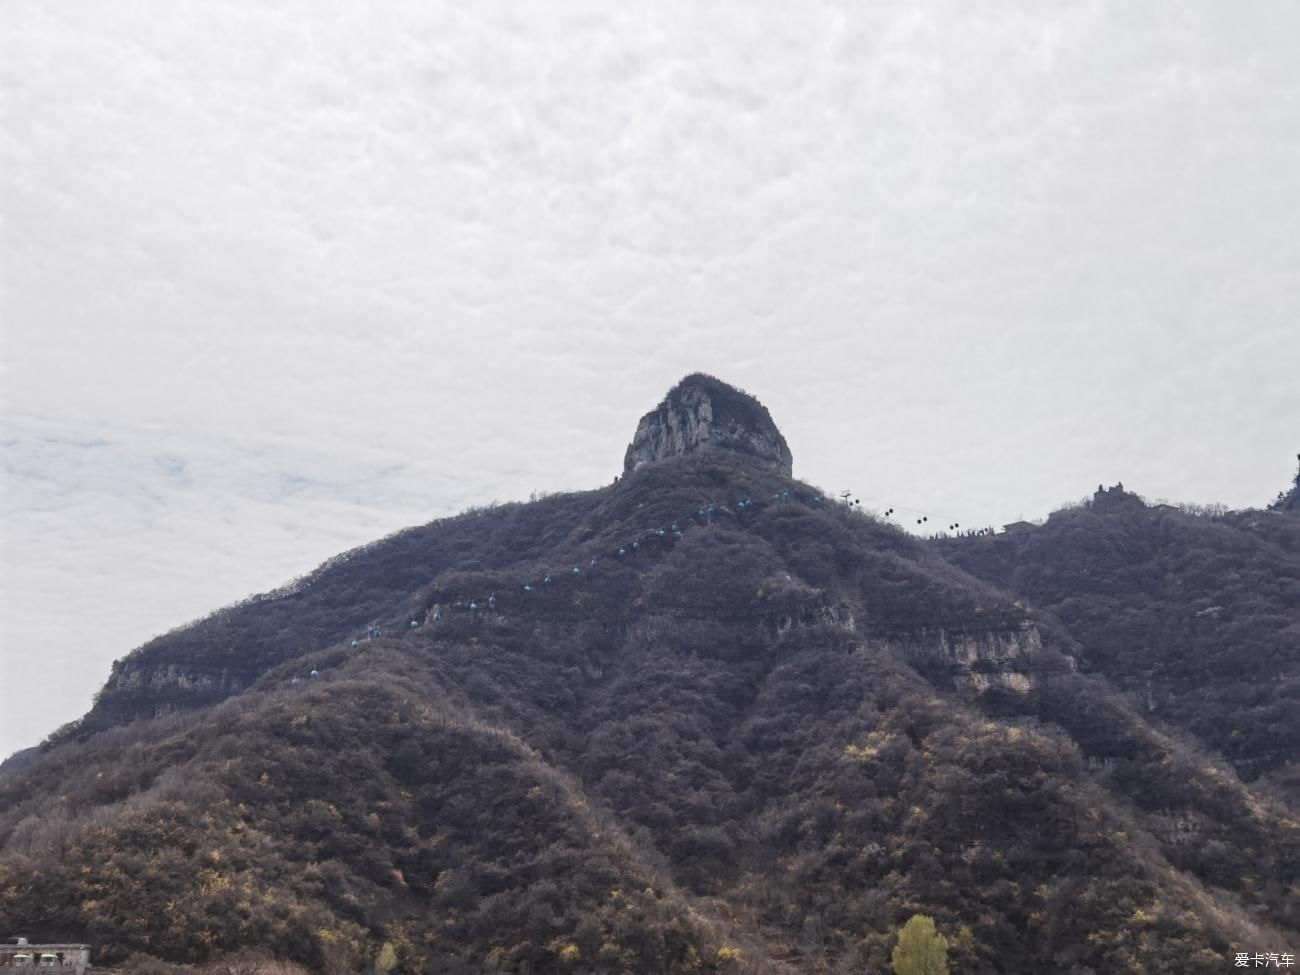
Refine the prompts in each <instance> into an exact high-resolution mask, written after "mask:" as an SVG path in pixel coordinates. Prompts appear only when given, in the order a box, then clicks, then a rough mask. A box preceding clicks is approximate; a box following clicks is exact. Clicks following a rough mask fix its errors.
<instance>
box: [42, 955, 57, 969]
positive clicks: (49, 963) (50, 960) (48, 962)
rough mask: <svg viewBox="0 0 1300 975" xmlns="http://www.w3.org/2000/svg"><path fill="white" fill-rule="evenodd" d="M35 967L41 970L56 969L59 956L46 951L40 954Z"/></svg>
mask: <svg viewBox="0 0 1300 975" xmlns="http://www.w3.org/2000/svg"><path fill="white" fill-rule="evenodd" d="M37 965H39V966H40V967H41V968H56V967H58V965H59V956H58V955H56V954H53V953H52V952H48V951H44V952H41V957H40V960H39V961H38V962H37Z"/></svg>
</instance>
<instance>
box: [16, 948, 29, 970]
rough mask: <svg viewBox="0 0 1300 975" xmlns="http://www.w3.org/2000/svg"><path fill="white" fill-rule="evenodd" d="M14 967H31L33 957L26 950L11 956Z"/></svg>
mask: <svg viewBox="0 0 1300 975" xmlns="http://www.w3.org/2000/svg"><path fill="white" fill-rule="evenodd" d="M13 962H14V968H31V967H32V962H33V957H32V955H31V954H29V953H28V952H26V951H22V952H19V953H18V954H16V955H14V956H13Z"/></svg>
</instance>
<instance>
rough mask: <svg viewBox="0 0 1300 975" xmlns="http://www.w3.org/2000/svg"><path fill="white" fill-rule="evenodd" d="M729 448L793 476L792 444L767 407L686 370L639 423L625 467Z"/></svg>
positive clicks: (720, 383) (624, 461) (635, 466)
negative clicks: (684, 375)
mask: <svg viewBox="0 0 1300 975" xmlns="http://www.w3.org/2000/svg"><path fill="white" fill-rule="evenodd" d="M701 450H725V451H728V452H730V453H733V454H739V455H741V456H743V457H745V458H747V459H749V460H750V461H752V462H753V463H755V464H760V465H762V466H764V467H770V468H772V469H774V470H777V471H780V472H781V473H782V474H785V475H787V476H789V475H790V474H791V470H792V466H793V458H792V457H791V455H790V448H789V447H788V446H786V442H785V438H784V437H783V436H781V431H780V430H778V429H777V428H776V424H775V423H773V422H772V416H771V414H769V413H768V412H767V408H766V407H765V406H763V404H762V403H760V402H759V401H758V400H756V399H754V397H752V396H750V395H749V394H748V393H745V392H742V391H741V390H739V389H736V388H735V387H733V386H728V385H727V384H726V383H724V382H722V381H721V380H720V379H715V378H714V377H712V376H706V375H704V374H703V373H695V374H694V375H690V376H687V377H686V378H685V379H683V380H682V381H681V382H679V383H678V384H677V385H676V386H674V387H673V388H672V389H671V390H669V392H668V395H667V396H665V397H664V399H663V402H662V403H660V404H659V405H658V406H657V407H656V408H655V409H653V410H651V411H650V412H649V413H647V414H646V415H645V416H643V417H641V422H640V423H638V424H637V427H636V435H635V436H633V438H632V443H631V444H629V445H628V448H627V454H626V456H625V457H624V459H623V472H624V473H627V472H629V471H634V470H636V469H637V468H638V467H641V466H642V465H644V464H652V463H654V462H655V461H657V460H662V459H663V458H665V457H677V456H680V455H682V454H690V453H695V452H696V451H701Z"/></svg>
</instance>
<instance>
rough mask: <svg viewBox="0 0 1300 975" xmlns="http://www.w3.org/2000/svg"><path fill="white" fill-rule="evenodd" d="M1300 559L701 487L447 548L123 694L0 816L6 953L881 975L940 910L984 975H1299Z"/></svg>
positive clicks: (1172, 531)
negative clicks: (975, 526) (1299, 758)
mask: <svg viewBox="0 0 1300 975" xmlns="http://www.w3.org/2000/svg"><path fill="white" fill-rule="evenodd" d="M1102 507H1104V506H1102ZM1297 522H1300V519H1295V518H1294V517H1293V516H1291V515H1285V514H1268V515H1265V514H1263V513H1258V512H1256V513H1246V514H1239V515H1231V516H1227V517H1218V518H1216V517H1208V516H1206V517H1201V516H1193V515H1188V514H1183V513H1176V512H1175V513H1157V512H1153V511H1151V510H1150V509H1147V508H1145V507H1143V506H1140V502H1139V503H1138V504H1131V505H1130V504H1127V503H1122V504H1118V505H1115V506H1114V510H1101V508H1099V507H1098V506H1093V507H1092V508H1083V509H1079V510H1075V511H1067V512H1062V513H1060V514H1058V515H1056V516H1053V518H1052V519H1049V522H1048V524H1047V525H1046V526H1043V527H1042V528H1040V529H1038V530H1035V531H1033V532H1029V533H1026V534H1025V535H1024V536H1021V537H1014V538H1013V537H1011V536H1005V537H1003V536H996V537H993V538H971V539H961V540H952V541H949V542H945V543H940V544H933V543H929V542H924V541H921V540H917V539H914V538H911V537H909V536H907V535H905V534H904V533H902V532H900V531H899V530H897V529H896V528H893V527H891V526H889V525H886V524H882V523H880V522H878V521H875V520H873V519H872V518H870V517H867V516H864V515H861V514H857V513H849V512H847V511H845V510H844V509H843V508H841V507H839V506H837V505H835V504H833V503H831V502H830V501H827V500H826V499H824V498H823V497H822V495H821V493H820V492H819V491H818V490H816V489H815V488H812V487H809V486H807V485H804V484H801V483H799V482H797V481H793V480H791V479H789V478H787V477H785V476H783V475H781V474H780V473H779V472H775V471H772V470H766V469H761V468H757V467H755V466H752V465H750V464H747V463H746V462H745V461H744V460H743V458H739V457H734V456H730V455H726V454H697V455H692V456H684V457H678V458H670V459H665V460H662V461H659V462H656V463H653V464H648V465H646V466H644V467H642V468H640V469H638V470H636V471H633V472H631V473H629V474H627V475H626V476H625V477H624V478H623V479H622V480H621V481H620V482H619V483H618V484H617V485H615V486H613V487H609V488H605V489H602V490H599V491H591V492H585V493H580V494H571V495H562V496H556V497H551V498H547V499H544V500H542V501H539V502H535V503H533V504H527V505H509V506H503V507H500V508H495V509H491V510H484V511H478V512H471V513H469V514H466V515H464V516H461V517H459V518H455V519H448V520H445V521H442V522H437V523H434V524H432V525H429V526H425V527H423V528H418V529H413V530H410V531H408V532H404V533H401V534H399V535H397V536H394V537H392V538H390V539H387V540H384V541H382V542H379V543H376V544H375V545H373V546H370V547H368V548H366V549H363V550H359V551H357V552H354V553H350V554H349V555H348V556H347V557H343V558H340V559H338V560H335V561H334V562H333V563H331V564H328V565H327V566H325V567H322V569H321V570H319V571H317V572H316V573H313V574H312V575H311V576H309V577H307V578H306V579H305V580H302V581H300V582H299V583H298V584H296V585H295V586H294V587H291V588H290V589H289V590H287V591H285V592H282V593H280V594H277V595H274V596H272V597H269V598H263V599H257V600H251V601H249V602H247V603H245V604H242V605H240V606H237V607H233V608H231V609H228V610H225V611H222V612H220V613H217V614H215V615H214V616H213V617H211V618H209V619H207V620H204V621H200V622H198V623H196V624H194V625H192V626H190V627H187V628H184V629H182V630H180V631H177V632H175V633H172V634H169V635H167V636H165V637H162V638H159V639H158V640H155V641H153V642H152V643H150V644H148V645H146V646H145V647H143V648H141V649H140V650H138V651H137V652H136V653H134V654H132V655H131V656H130V657H128V658H126V659H125V660H123V661H119V662H118V664H117V665H116V666H115V667H114V671H113V674H112V676H111V677H110V680H109V683H108V685H107V686H106V687H105V689H104V691H103V692H102V694H101V695H100V697H99V699H98V700H97V702H96V705H95V707H94V708H93V709H92V711H91V712H90V713H89V714H88V715H87V717H86V718H85V719H84V720H83V721H82V722H79V723H77V724H76V725H73V726H70V727H68V728H66V729H64V730H62V731H61V732H60V733H59V734H57V735H56V736H55V737H54V738H53V739H52V740H51V741H50V742H49V743H47V745H46V746H45V748H44V749H43V751H42V754H41V755H40V756H39V757H37V758H36V759H35V760H30V759H25V760H24V761H23V762H22V763H20V764H19V766H18V767H17V768H15V769H14V770H13V771H11V772H9V774H6V775H5V776H4V777H3V778H0V852H2V855H0V926H3V927H4V928H5V930H7V931H15V932H18V931H21V932H23V933H26V934H28V935H29V936H32V937H51V938H52V937H59V938H62V939H78V940H86V941H89V942H92V943H94V944H95V945H96V946H97V950H98V952H99V954H100V957H102V958H104V959H105V960H109V961H111V960H114V959H124V958H126V957H128V956H132V955H134V956H137V958H139V957H143V956H151V957H153V958H156V959H161V960H165V961H168V962H174V963H199V962H204V961H208V960H211V959H213V958H217V957H220V956H222V955H224V954H226V953H230V952H234V951H237V950H244V951H247V950H248V949H250V948H255V949H257V950H259V951H261V952H263V953H264V954H265V955H266V956H267V957H275V958H281V959H285V960H287V961H291V962H295V963H298V964H301V965H303V966H305V967H307V968H308V969H310V970H312V971H323V972H352V971H361V970H363V969H366V968H367V966H370V965H373V964H374V963H375V961H376V960H377V959H379V958H381V956H382V957H383V958H384V959H385V962H386V963H387V962H390V961H391V962H392V963H393V970H394V971H398V972H403V973H405V972H428V973H437V972H484V971H486V972H491V971H499V972H521V973H522V972H602V973H604V972H611V973H612V972H628V973H659V972H663V973H689V972H754V973H759V972H832V973H850V972H852V973H861V972H884V971H888V970H889V964H890V962H889V959H890V955H891V951H892V950H893V948H894V947H895V945H896V944H897V940H898V932H899V929H900V928H901V927H902V926H903V924H904V922H906V921H907V920H908V919H909V918H910V917H912V916H913V915H916V914H924V915H927V916H929V917H932V918H933V919H934V920H935V923H936V926H937V929H938V931H940V932H942V933H943V935H944V936H945V938H946V940H947V942H948V944H949V960H950V965H951V969H952V971H953V972H961V973H967V972H1008V973H1023V972H1029V971H1039V970H1042V971H1049V970H1050V971H1059V972H1069V973H1080V975H1082V973H1097V975H1100V973H1110V972H1121V971H1123V972H1127V971H1142V972H1178V973H1187V972H1192V973H1196V972H1206V973H1209V972H1216V973H1217V972H1222V971H1224V970H1226V969H1228V968H1230V967H1231V964H1232V958H1233V952H1234V951H1256V950H1258V951H1265V950H1272V951H1283V950H1289V948H1290V947H1294V946H1295V945H1297V944H1300V937H1297V934H1300V914H1298V913H1297V904H1300V886H1298V882H1300V824H1298V823H1297V818H1298V817H1297V813H1296V809H1295V806H1294V805H1293V804H1292V803H1293V800H1294V795H1293V793H1289V792H1288V791H1287V788H1286V786H1287V785H1288V783H1292V782H1294V778H1293V776H1294V759H1295V755H1296V753H1295V750H1294V742H1295V737H1294V736H1295V724H1294V721H1295V717H1294V716H1295V713H1296V712H1295V709H1294V706H1293V705H1294V691H1295V683H1294V681H1295V670H1294V666H1293V665H1294V662H1295V659H1296V656H1295V654H1296V648H1297V627H1300V612H1298V611H1297V602H1296V578H1297V577H1296V565H1297V553H1298V552H1300V547H1298V546H1297V544H1296V543H1297V539H1298V538H1300V530H1298V529H1297ZM620 552H621V554H620ZM575 570H576V571H575ZM548 579H549V581H547V580H548ZM1214 606H1218V607H1221V608H1220V609H1219V610H1217V611H1216V612H1215V613H1201V610H1203V609H1209V608H1211V607H1214ZM1198 614H1199V615H1198ZM376 622H378V623H379V624H380V626H381V629H382V633H383V635H382V636H380V637H378V638H374V639H369V638H367V637H366V633H367V629H368V628H369V627H370V626H371V625H372V624H373V623H376ZM354 640H355V641H357V645H356V646H355V647H354V646H353V641H354ZM313 669H315V670H316V671H317V672H318V674H319V676H318V677H316V678H312V677H310V676H309V672H310V671H312V670H313ZM1148 682H1149V689H1148ZM1212 707H1215V708H1217V711H1209V710H1207V709H1210V708H1212ZM1265 745H1267V746H1269V747H1267V748H1266V747H1264V746H1265ZM1272 748H1276V749H1279V751H1280V752H1281V754H1278V755H1273V756H1270V757H1268V758H1266V759H1264V760H1262V761H1259V762H1258V763H1256V764H1248V763H1250V762H1254V761H1255V758H1256V752H1257V751H1258V752H1265V751H1269V750H1270V749H1272ZM1287 749H1291V751H1290V753H1289V754H1286V750H1287Z"/></svg>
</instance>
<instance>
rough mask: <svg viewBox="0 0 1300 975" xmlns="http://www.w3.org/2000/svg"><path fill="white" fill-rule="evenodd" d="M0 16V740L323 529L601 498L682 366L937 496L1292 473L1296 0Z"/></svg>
mask: <svg viewBox="0 0 1300 975" xmlns="http://www.w3.org/2000/svg"><path fill="white" fill-rule="evenodd" d="M0 20H2V21H3V23H2V24H0V85H2V91H0V94H2V97H3V101H2V103H0V111H2V112H3V144H2V146H0V154H2V155H0V165H2V169H3V172H2V175H0V179H3V196H2V199H0V207H2V212H0V219H2V223H0V233H2V234H3V238H2V241H0V259H2V266H3V305H2V306H0V313H2V315H3V318H2V321H3V331H2V333H0V334H2V342H3V345H2V346H0V355H2V362H3V372H2V373H0V382H2V383H3V386H2V389H3V393H2V396H3V407H2V408H3V433H2V435H0V449H2V451H3V477H4V483H3V496H2V497H0V505H2V506H3V510H2V514H3V531H4V536H3V560H2V565H3V582H2V589H0V596H2V598H3V614H2V616H0V626H2V627H3V629H0V646H2V650H3V655H2V661H3V665H2V667H0V754H7V753H8V752H10V751H12V750H13V749H16V748H19V747H23V746H26V745H31V744H35V743H36V742H37V741H39V740H40V739H41V738H42V737H43V736H44V735H45V734H47V733H48V732H50V731H51V730H53V729H54V728H55V727H56V726H58V725H60V724H62V723H63V722H65V721H68V720H71V719H73V718H75V717H77V716H78V715H80V714H81V713H82V712H84V711H85V709H86V708H87V707H88V706H89V703H90V698H91V695H92V694H93V693H94V691H95V690H96V689H97V688H98V687H99V686H100V685H101V684H102V683H103V681H104V679H105V677H106V675H107V672H108V668H109V665H110V663H111V661H112V660H113V659H114V658H115V657H119V656H122V655H124V654H126V653H127V652H128V651H130V650H131V649H132V648H133V647H135V646H137V645H139V644H140V643H141V642H143V641H144V640H146V639H147V638H149V637H150V636H152V635H155V634H158V633H161V632H164V631H166V630H168V629H170V628H171V627H173V626H175V625H177V624H179V623H182V622H185V621H186V620H189V619H192V618H194V617H197V616H200V615H203V614H205V613H206V612H208V611H210V610H212V609H214V608H216V607H218V606H220V605H222V604H224V603H228V602H231V601H233V600H235V599H238V598H240V597H243V596H245V595H247V594H249V593H251V592H255V591H262V590H265V589H268V588H272V587H274V586H276V585H278V584H280V583H282V582H284V581H285V580H287V579H288V578H290V577H293V576H296V575H299V574H301V573H303V572H304V571H307V570H309V569H311V568H312V567H313V566H314V565H316V564H317V563H319V562H320V561H322V560H323V559H325V558H326V557H328V556H330V555H332V554H334V553H336V552H338V551H340V550H342V549H345V548H348V547H351V546H354V545H357V544H360V543H362V542H365V541H367V540H370V539H373V538H375V537H377V536H379V535H382V534H385V533H387V532H389V531H392V530H394V529H397V528H399V527H401V526H404V525H409V524H415V523H420V522H424V521H428V520H430V519H432V518H434V517H438V516H442V515H446V514H450V513H454V512H456V511H459V510H461V509H463V508H464V507H466V506H468V505H471V504H483V503H487V502H490V501H492V500H494V499H496V500H501V501H505V500H511V499H523V498H527V497H528V495H529V493H530V492H532V491H535V490H536V491H552V490H562V489H569V488H587V487H594V486H598V485H600V484H603V483H607V482H608V481H609V480H610V478H611V477H612V475H613V474H614V473H615V472H616V471H618V470H619V468H620V465H621V460H622V454H623V450H624V448H625V446H626V444H627V442H628V440H629V439H630V437H631V435H632V431H633V429H634V427H635V424H636V420H637V418H638V417H639V416H640V415H641V414H642V413H643V412H645V411H646V410H647V409H649V408H651V407H652V406H654V405H655V404H656V403H657V402H658V400H659V399H660V398H661V397H662V395H663V393H664V392H665V391H666V390H667V389H668V388H669V387H670V386H671V385H672V384H673V383H674V382H675V381H676V380H677V379H679V378H681V376H682V375H684V374H685V373H687V372H690V371H694V370H705V371H708V372H712V373H714V374H716V375H718V376H720V377H721V378H723V379H726V380H728V381H730V382H732V383H735V384H737V385H739V386H742V387H743V388H745V389H747V390H749V391H750V392H752V393H754V394H755V395H756V396H758V397H759V398H760V399H761V400H762V401H763V402H764V403H765V404H766V405H767V406H768V407H769V408H770V410H771V412H772V415H773V417H774V418H775V420H776V422H777V424H778V425H779V426H780V427H781V429H782V431H783V432H784V433H785V436H786V439H787V440H788V441H789V443H790V446H791V449H792V450H793V452H794V458H795V474H796V475H797V476H799V477H802V478H804V479H805V480H809V481H811V482H813V483H815V484H817V485H819V486H821V487H824V488H827V489H832V490H839V489H842V488H851V489H854V490H856V491H857V492H859V494H860V495H861V496H862V497H863V498H864V499H865V500H864V506H865V505H873V506H878V507H879V508H881V509H883V508H885V507H887V506H890V505H893V506H895V507H897V508H899V509H900V510H903V511H918V512H919V511H926V512H928V513H929V514H930V516H931V520H932V521H938V522H941V523H943V522H946V521H947V520H953V519H955V520H959V521H961V522H963V523H964V524H968V525H974V524H986V523H1001V522H1004V521H1009V520H1012V519H1016V518H1020V517H1025V518H1038V517H1042V516H1044V515H1046V514H1047V513H1048V512H1049V511H1050V510H1052V509H1053V508H1055V507H1058V506H1059V505H1061V504H1062V503H1064V502H1069V501H1074V500H1077V499H1079V498H1080V497H1082V496H1083V495H1084V494H1085V493H1087V492H1089V491H1091V490H1092V489H1093V488H1095V487H1096V485H1097V484H1098V482H1101V481H1104V482H1106V483H1108V484H1109V483H1113V482H1114V481H1116V480H1123V482H1124V483H1125V485H1126V486H1127V487H1129V488H1131V489H1134V490H1137V491H1139V492H1141V493H1143V494H1144V495H1146V496H1147V497H1149V498H1152V499H1154V498H1168V499H1172V500H1179V501H1196V502H1223V503H1226V504H1228V505H1231V506H1242V507H1244V506H1258V505H1261V504H1263V503H1266V502H1267V501H1269V500H1270V499H1271V498H1272V497H1273V496H1274V495H1275V494H1276V493H1277V492H1278V491H1279V490H1280V489H1282V488H1283V487H1284V486H1285V485H1286V484H1287V483H1289V481H1290V479H1291V475H1292V473H1293V471H1294V468H1295V454H1296V451H1297V450H1300V429H1297V427H1298V424H1297V419H1298V418H1300V392H1298V388H1300V387H1298V385H1297V383H1296V381H1295V373H1296V367H1297V365H1300V328H1297V317H1298V313H1300V270H1298V269H1300V253H1298V251H1300V6H1297V5H1296V4H1295V3H1294V2H1292V0H1277V2H1268V0H1251V2H1250V3H1240V4H1238V3H1224V2H1222V0H1188V2H1152V3H1141V4H1138V3H1133V2H1131V0H1114V2H1107V0H1093V2H1086V3H1075V2H1069V3H1066V2H1061V3H1045V2H1042V0H1032V2H1024V3H1016V2H1006V0H1003V2H988V0H970V2H956V0H954V2H927V3H924V4H922V3H866V2H862V0H852V2H845V3H822V2H816V0H809V2H802V3H797V4H791V3H775V2H773V3H756V2H754V0H744V2H739V3H734V4H733V3H714V2H709V3H702V2H699V0H691V2H684V3H673V2H667V0H653V2H639V0H638V2H626V3H592V4H585V3H568V2H556V0H547V2H538V3H512V4H505V3H469V4H465V3H460V4H441V3H432V2H428V0H418V2H415V0H412V2H405V0H403V2H389V3H382V4H381V3H348V2H343V0H334V2H330V3H321V2H319V0H205V2H203V3H178V2H176V0H137V2H130V0H86V2H77V0H60V2H58V3H50V2H48V0H7V2H6V3H4V5H3V7H2V8H0Z"/></svg>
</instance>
